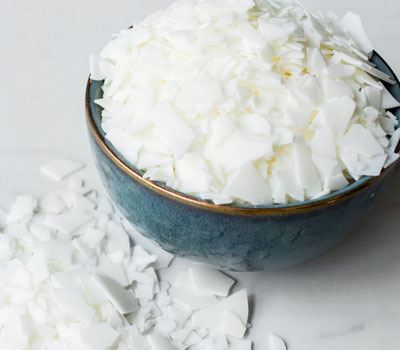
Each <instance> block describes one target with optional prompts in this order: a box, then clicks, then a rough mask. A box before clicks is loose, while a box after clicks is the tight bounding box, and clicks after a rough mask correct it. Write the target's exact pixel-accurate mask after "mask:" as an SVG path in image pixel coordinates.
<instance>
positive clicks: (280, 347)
mask: <svg viewBox="0 0 400 350" xmlns="http://www.w3.org/2000/svg"><path fill="white" fill-rule="evenodd" d="M268 346H269V348H268V349H271V350H287V347H286V344H285V341H284V340H283V339H282V338H281V337H280V336H278V335H276V334H270V335H269V337H268Z"/></svg>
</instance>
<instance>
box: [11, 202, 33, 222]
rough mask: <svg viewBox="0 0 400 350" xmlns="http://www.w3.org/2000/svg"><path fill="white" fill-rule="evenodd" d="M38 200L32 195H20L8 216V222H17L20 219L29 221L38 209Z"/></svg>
mask: <svg viewBox="0 0 400 350" xmlns="http://www.w3.org/2000/svg"><path fill="white" fill-rule="evenodd" d="M36 206H37V200H36V199H35V198H34V197H32V196H19V197H17V199H16V201H15V203H14V204H13V205H12V206H11V209H10V211H9V213H8V216H7V219H6V221H7V224H12V223H16V222H19V221H25V222H27V221H29V220H30V219H31V218H32V216H33V212H34V210H35V209H36Z"/></svg>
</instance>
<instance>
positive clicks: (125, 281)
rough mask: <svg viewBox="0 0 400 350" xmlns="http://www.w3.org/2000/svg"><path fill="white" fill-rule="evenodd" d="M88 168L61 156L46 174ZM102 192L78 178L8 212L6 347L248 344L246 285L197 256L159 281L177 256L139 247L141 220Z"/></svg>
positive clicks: (240, 347) (3, 269)
mask: <svg viewBox="0 0 400 350" xmlns="http://www.w3.org/2000/svg"><path fill="white" fill-rule="evenodd" d="M81 167H82V164H79V163H76V162H71V161H66V160H62V159H58V160H56V161H53V162H51V163H49V164H48V165H46V166H44V167H43V168H42V172H43V173H44V174H46V175H48V176H49V177H51V178H52V179H57V180H62V179H65V178H67V177H69V175H70V174H71V173H72V172H76V171H77V170H79V169H80V168H81ZM62 184H64V183H62ZM96 193H97V192H96V191H95V190H93V189H91V188H90V187H88V186H86V184H85V182H84V181H82V180H81V179H80V178H79V177H74V178H71V179H70V180H69V182H68V185H66V184H65V185H64V186H63V187H62V188H61V189H58V190H56V191H54V192H52V193H50V194H48V195H47V196H45V197H43V198H40V199H36V198H34V197H33V196H31V195H22V196H19V197H17V199H16V201H15V203H14V204H13V205H12V207H11V208H10V210H9V212H8V213H6V212H3V211H0V214H1V215H0V290H1V293H0V349H4V350H22V349H29V350H186V349H188V350H215V349H221V350H222V349H223V350H250V349H251V341H250V340H248V339H245V338H244V337H245V333H246V331H247V328H248V326H249V325H248V313H249V309H248V299H247V292H246V290H245V289H243V290H240V291H237V292H235V293H231V289H232V287H233V285H234V283H235V281H234V280H233V279H232V278H231V277H229V276H227V275H226V274H224V273H222V272H220V271H218V270H215V269H213V268H211V267H206V266H202V265H197V264H191V265H190V266H189V267H187V268H185V269H183V270H181V271H178V272H177V273H175V277H174V278H173V281H171V283H169V282H167V281H166V280H163V279H160V278H159V274H158V273H159V271H160V270H161V269H165V268H167V267H168V266H169V264H170V262H171V260H172V258H173V256H172V255H171V254H169V253H167V252H165V251H163V250H161V249H160V248H158V247H156V246H153V245H149V244H148V243H147V247H148V248H149V252H148V251H146V250H145V249H144V248H142V246H140V245H132V244H131V243H130V239H129V236H128V234H127V232H130V233H131V234H132V235H133V228H132V227H130V226H129V224H128V223H127V222H126V221H125V220H124V219H123V218H121V217H120V216H119V215H118V214H117V213H116V212H115V210H114V207H113V205H112V204H111V203H110V202H109V201H108V199H106V198H103V197H100V198H98V195H97V194H96ZM271 337H272V338H271V339H280V338H279V337H276V336H272V335H271ZM271 344H272V343H271ZM276 344H278V343H276ZM272 349H273V350H281V349H282V347H278V345H277V346H275V347H272Z"/></svg>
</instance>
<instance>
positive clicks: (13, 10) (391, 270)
mask: <svg viewBox="0 0 400 350" xmlns="http://www.w3.org/2000/svg"><path fill="white" fill-rule="evenodd" d="M169 2H170V1H166V0H165V1H162V0H146V1H143V0H113V1H109V0H108V1H107V0H96V1H82V0H68V1H54V0H41V1H29V0H15V1H14V0H2V1H1V2H0V33H1V34H0V38H1V40H0V43H1V44H0V45H1V51H0V52H1V54H0V96H1V98H0V121H1V133H0V164H1V165H0V206H1V207H5V208H7V207H8V206H9V205H10V203H11V201H12V199H13V198H14V197H15V195H16V194H20V193H33V194H36V195H41V194H44V193H46V192H47V190H49V189H50V186H51V185H52V184H50V183H49V182H48V180H46V179H44V178H43V177H42V176H41V175H40V173H39V166H40V165H42V164H43V163H44V162H46V161H48V160H50V159H52V158H53V157H54V156H65V157H69V158H72V159H77V160H80V161H83V162H86V163H88V164H89V165H88V169H89V174H90V176H91V177H92V179H91V181H92V183H94V184H95V185H96V186H99V187H100V186H101V185H100V183H99V180H98V178H97V174H96V172H95V170H94V167H93V164H92V161H91V154H90V150H89V145H88V141H87V137H86V129H85V122H84V112H83V111H84V106H83V96H84V88H85V80H86V78H87V76H88V55H89V53H91V52H98V51H99V50H100V49H101V48H102V47H103V46H104V44H105V43H106V42H107V41H108V40H109V38H110V33H114V32H117V31H119V29H120V28H125V27H127V26H129V25H130V24H132V23H133V22H135V21H136V20H138V19H140V18H141V17H143V16H145V15H146V14H148V13H150V12H151V11H153V10H156V9H158V8H160V7H162V6H165V5H166V4H168V3H169ZM303 3H305V5H306V6H308V7H309V8H311V9H318V8H321V9H322V10H324V11H328V10H332V11H334V12H336V13H338V14H343V13H344V12H346V11H347V10H353V11H355V12H358V13H360V14H361V15H362V17H363V19H364V22H365V27H366V28H367V31H368V33H369V34H370V37H371V39H372V41H373V42H374V43H375V44H376V48H377V51H378V52H380V53H381V54H382V55H383V57H384V58H385V59H386V60H387V61H388V63H389V64H390V65H391V66H392V68H393V69H394V70H395V71H396V72H398V74H400V59H399V55H400V46H399V45H398V42H399V41H400V21H399V19H400V2H399V1H398V0H385V1H375V2H366V1H363V0H336V1H335V2H327V1H325V2H320V1H318V0H304V1H303ZM399 177H400V172H399V171H397V174H395V176H394V177H393V179H392V181H391V183H390V185H389V186H388V188H387V190H386V191H385V193H384V194H383V195H382V197H381V198H380V199H379V202H378V204H377V205H376V207H375V208H374V210H373V211H372V212H371V214H370V215H369V217H368V218H367V220H365V222H364V223H363V224H362V225H361V226H360V227H359V228H358V229H357V230H356V231H355V232H354V233H353V234H352V235H350V236H349V237H348V238H347V239H346V240H345V241H343V242H342V243H341V244H339V245H338V246H337V247H335V248H334V249H332V250H330V251H329V252H328V253H326V254H325V255H323V256H321V257H319V258H317V259H314V260H313V261H310V262H308V263H305V264H302V265H299V266H296V267H293V268H290V269H287V270H284V271H277V272H259V273H235V274H233V275H234V277H235V278H236V279H237V280H238V282H239V283H238V288H244V287H245V288H247V289H248V291H249V293H250V295H251V298H250V301H251V305H252V319H251V322H252V324H253V327H252V328H251V330H250V332H249V335H250V338H252V339H253V340H254V343H255V346H254V349H255V350H268V347H267V346H266V345H265V337H266V335H267V334H268V333H270V332H274V333H277V334H279V335H281V336H282V337H283V338H284V339H285V340H286V341H287V344H288V348H289V349H290V350H361V349H362V350H377V349H385V350H398V349H400V298H399V297H400V234H399V226H398V213H399V210H400V181H399V180H398V178H399ZM183 263H184V262H183V261H182V260H179V259H178V260H177V261H176V262H175V263H174V265H175V266H174V268H179V266H181V265H182V264H183Z"/></svg>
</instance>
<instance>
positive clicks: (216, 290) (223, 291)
mask: <svg viewBox="0 0 400 350" xmlns="http://www.w3.org/2000/svg"><path fill="white" fill-rule="evenodd" d="M189 276H190V278H191V280H192V283H193V286H194V289H195V290H196V292H200V293H209V294H214V295H217V296H221V297H226V296H228V294H229V291H230V289H231V288H232V286H233V285H234V283H235V281H234V280H233V279H232V278H230V277H229V276H227V275H225V274H224V273H223V272H221V271H219V270H216V269H214V268H212V267H208V266H205V265H193V266H192V267H190V268H189Z"/></svg>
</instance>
